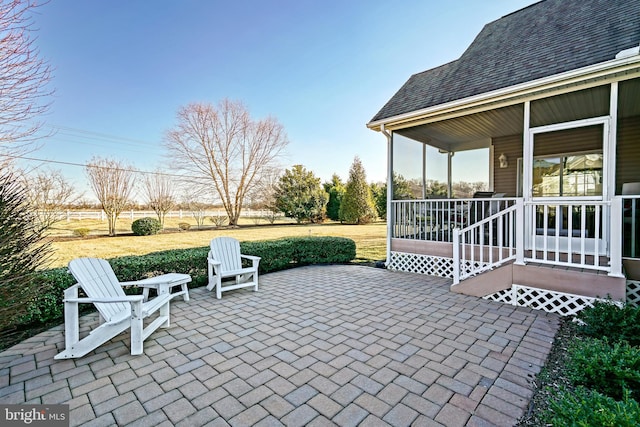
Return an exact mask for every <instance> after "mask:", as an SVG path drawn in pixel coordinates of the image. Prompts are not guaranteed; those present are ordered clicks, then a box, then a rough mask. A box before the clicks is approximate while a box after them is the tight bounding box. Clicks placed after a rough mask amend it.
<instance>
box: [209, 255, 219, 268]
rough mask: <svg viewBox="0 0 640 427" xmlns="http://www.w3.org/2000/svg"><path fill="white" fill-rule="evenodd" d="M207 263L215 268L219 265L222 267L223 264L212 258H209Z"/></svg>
mask: <svg viewBox="0 0 640 427" xmlns="http://www.w3.org/2000/svg"><path fill="white" fill-rule="evenodd" d="M207 262H208V263H209V264H211V265H213V266H214V267H215V266H217V265H222V262H221V261H218V260H217V259H213V258H211V257H208V258H207Z"/></svg>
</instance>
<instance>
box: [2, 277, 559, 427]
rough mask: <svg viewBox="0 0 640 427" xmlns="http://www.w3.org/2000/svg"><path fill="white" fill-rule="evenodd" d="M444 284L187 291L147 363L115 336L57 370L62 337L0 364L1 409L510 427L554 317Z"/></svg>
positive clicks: (265, 421) (255, 422) (58, 331)
mask: <svg viewBox="0 0 640 427" xmlns="http://www.w3.org/2000/svg"><path fill="white" fill-rule="evenodd" d="M449 285H450V281H449V280H447V279H439V278H433V277H428V276H422V275H416V274H406V273H394V272H389V271H386V270H381V269H374V268H370V267H359V266H312V267H303V268H296V269H293V270H288V271H282V272H277V273H272V274H266V275H262V276H261V278H260V286H261V288H260V291H259V292H257V293H255V292H253V291H252V290H247V289H244V290H238V291H233V292H228V293H226V294H224V296H223V298H222V299H221V300H217V299H216V298H215V294H214V293H211V292H208V291H206V290H205V289H204V288H198V289H193V290H191V301H189V302H184V301H182V299H181V298H177V299H175V300H174V302H173V303H172V306H171V309H172V327H171V328H169V329H160V330H158V331H157V332H156V333H154V334H153V335H152V336H151V337H150V338H149V339H147V341H145V348H144V355H142V356H131V355H130V354H129V347H128V343H129V334H128V333H125V334H122V335H121V336H119V337H118V338H117V339H116V340H114V341H112V342H110V343H108V344H106V345H104V346H102V347H100V348H98V349H97V350H96V351H94V352H91V353H89V354H88V355H87V356H85V357H84V358H81V359H75V360H64V361H56V360H54V359H53V356H54V355H55V354H56V353H58V352H59V351H60V350H62V347H63V346H64V337H63V328H62V326H59V327H56V328H53V329H51V330H49V331H46V332H44V333H41V334H39V335H37V336H35V337H32V338H30V339H28V340H26V341H24V342H23V343H21V344H19V345H16V346H14V347H12V348H11V349H9V350H6V351H4V352H2V353H0V403H37V404H41V403H42V404H53V403H67V404H69V406H70V410H71V412H70V418H71V425H92V426H102V425H104V426H110V425H118V426H123V425H136V426H171V425H178V426H189V427H191V426H199V425H210V426H226V425H231V426H280V425H285V426H328V425H339V426H357V425H360V426H385V425H391V426H409V425H414V426H467V425H469V426H489V425H498V426H511V425H513V424H514V423H515V422H516V421H517V419H518V418H519V417H520V416H522V415H523V414H524V411H526V409H527V405H528V402H529V399H530V398H531V396H532V393H533V391H532V379H533V377H534V376H535V374H536V373H537V372H538V371H539V370H540V368H541V367H542V365H543V364H544V361H545V359H546V357H547V355H548V352H549V350H550V348H551V344H552V341H553V337H554V335H555V333H556V331H557V328H558V323H559V318H558V317H557V316H555V315H550V314H546V313H543V312H538V311H533V310H530V309H526V308H516V307H512V306H509V305H504V304H499V303H495V302H490V301H485V300H483V299H479V298H475V297H469V296H464V295H459V294H455V293H451V292H449ZM92 319H93V320H94V321H97V318H96V316H95V315H93V317H92Z"/></svg>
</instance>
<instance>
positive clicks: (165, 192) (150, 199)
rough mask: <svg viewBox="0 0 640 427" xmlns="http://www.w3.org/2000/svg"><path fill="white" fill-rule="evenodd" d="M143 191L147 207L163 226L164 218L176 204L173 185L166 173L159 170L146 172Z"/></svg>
mask: <svg viewBox="0 0 640 427" xmlns="http://www.w3.org/2000/svg"><path fill="white" fill-rule="evenodd" d="M144 192H145V197H146V198H147V203H148V204H149V207H150V208H151V209H153V211H154V212H155V213H156V215H157V216H158V221H160V225H162V228H164V218H165V217H166V216H167V212H169V211H170V210H171V209H173V207H174V206H175V205H176V197H175V191H174V185H173V183H172V182H171V179H169V177H168V176H167V175H163V174H162V173H161V172H159V171H158V172H155V173H153V174H147V175H145V177H144Z"/></svg>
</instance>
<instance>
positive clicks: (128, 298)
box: [64, 295, 144, 303]
mask: <svg viewBox="0 0 640 427" xmlns="http://www.w3.org/2000/svg"><path fill="white" fill-rule="evenodd" d="M143 300H144V297H143V296H142V295H127V296H124V297H119V298H65V299H64V302H77V303H94V302H103V303H112V302H138V301H139V302H142V301H143Z"/></svg>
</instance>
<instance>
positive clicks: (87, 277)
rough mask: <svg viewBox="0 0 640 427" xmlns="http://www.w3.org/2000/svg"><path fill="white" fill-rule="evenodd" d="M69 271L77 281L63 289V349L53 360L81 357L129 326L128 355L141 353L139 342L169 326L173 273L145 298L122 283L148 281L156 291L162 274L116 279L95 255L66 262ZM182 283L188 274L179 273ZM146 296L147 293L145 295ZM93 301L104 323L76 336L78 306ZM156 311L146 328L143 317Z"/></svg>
mask: <svg viewBox="0 0 640 427" xmlns="http://www.w3.org/2000/svg"><path fill="white" fill-rule="evenodd" d="M69 271H70V272H71V274H72V275H73V277H75V279H76V280H77V281H78V283H77V284H75V285H73V286H71V287H70V288H68V289H66V290H65V291H64V331H65V332H64V335H65V347H66V348H65V350H64V351H63V352H61V353H59V354H57V355H56V356H55V357H54V358H55V359H70V358H78V357H82V356H84V355H85V354H87V353H88V352H90V351H91V350H94V349H95V348H97V347H98V346H100V345H102V344H104V343H105V342H107V341H109V340H110V339H112V338H113V337H115V336H116V335H118V334H120V333H121V332H123V331H125V330H126V329H128V328H131V354H133V355H138V354H142V351H143V342H144V340H145V339H147V337H149V335H151V334H152V333H153V332H154V331H155V330H156V329H158V328H160V327H165V328H167V327H169V302H170V301H171V299H172V298H173V297H175V296H178V295H183V297H185V295H184V292H185V291H184V290H183V291H181V292H176V293H173V294H172V293H171V292H170V287H171V285H172V284H175V279H176V276H177V275H176V274H173V273H172V274H170V275H164V276H167V277H168V278H172V279H173V282H171V281H169V282H165V283H164V285H165V286H164V288H163V290H162V292H160V291H159V292H158V296H157V297H155V298H153V299H151V300H150V301H146V298H145V296H144V295H125V293H124V291H123V290H122V286H123V285H138V286H144V285H145V282H146V283H150V284H151V285H152V288H153V289H156V290H159V287H158V284H159V283H162V280H163V279H162V278H163V276H158V277H157V278H152V279H154V280H152V279H145V280H142V281H139V282H119V281H118V279H117V277H116V275H115V274H114V272H113V269H112V268H111V266H110V265H109V263H108V262H107V261H105V260H103V259H97V258H77V259H74V260H72V261H71V262H70V263H69ZM180 276H183V277H182V282H184V283H185V287H186V282H188V281H191V278H190V277H189V276H188V275H180ZM182 282H181V283H182ZM78 288H82V289H83V290H84V292H85V294H86V295H87V298H78ZM146 295H148V293H147V294H146ZM81 303H93V304H94V305H95V306H96V309H97V310H98V312H99V313H100V316H101V318H102V319H103V320H104V322H103V323H102V324H101V325H100V326H98V327H97V328H96V329H94V330H93V331H91V332H90V333H89V335H87V336H85V337H84V338H82V339H79V338H80V324H79V317H78V316H79V313H78V305H79V304H81ZM156 311H158V312H159V314H158V317H157V318H156V319H155V320H153V321H152V322H151V323H150V324H149V325H147V327H146V328H145V327H144V323H143V322H144V319H145V318H146V317H148V316H150V315H151V314H153V313H155V312H156Z"/></svg>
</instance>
